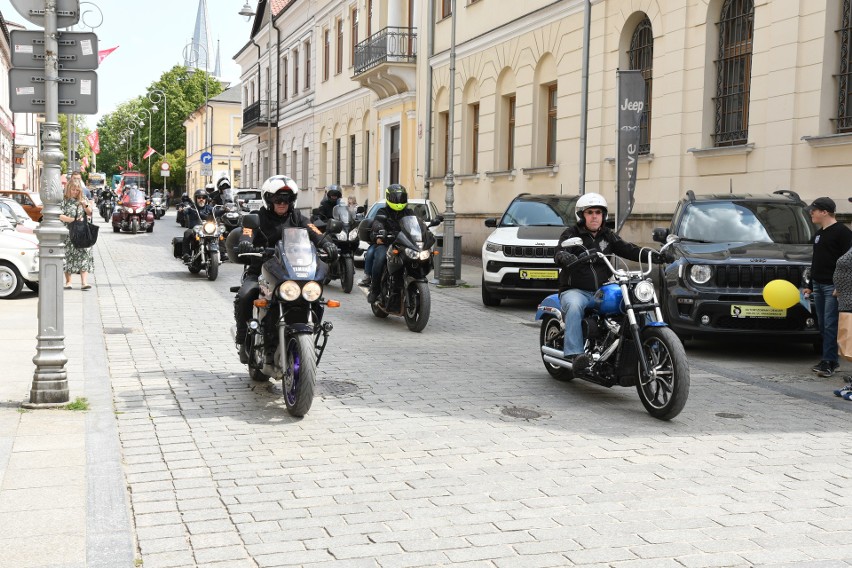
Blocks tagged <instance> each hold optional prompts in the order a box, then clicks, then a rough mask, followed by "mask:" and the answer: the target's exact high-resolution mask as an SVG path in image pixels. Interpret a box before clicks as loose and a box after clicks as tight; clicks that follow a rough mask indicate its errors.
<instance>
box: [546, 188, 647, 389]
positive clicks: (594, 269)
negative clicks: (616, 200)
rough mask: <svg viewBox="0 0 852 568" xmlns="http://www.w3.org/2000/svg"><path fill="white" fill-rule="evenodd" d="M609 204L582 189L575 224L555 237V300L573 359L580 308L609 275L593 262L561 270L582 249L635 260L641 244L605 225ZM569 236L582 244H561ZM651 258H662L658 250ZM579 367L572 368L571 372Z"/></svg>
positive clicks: (578, 348)
mask: <svg viewBox="0 0 852 568" xmlns="http://www.w3.org/2000/svg"><path fill="white" fill-rule="evenodd" d="M608 211H609V206H608V205H607V202H606V199H604V197H603V195H600V194H599V193H586V194H584V195H582V196H580V199H578V200H577V205H576V206H575V208H574V213H575V215H576V216H577V224H576V225H574V226H571V227H568V228H567V229H565V231H563V232H562V235H561V236H560V237H559V243H560V246H558V247H557V248H556V254H555V255H554V257H553V259H554V260H555V261H556V264H557V265H558V266H560V267H562V270H560V272H559V301H560V303H561V305H562V317H563V321H564V322H565V341H564V344H563V352H564V354H565V358H566V359H568V360H570V361H573V360H574V358H575V357H576V356H577V355H578V354H580V353H582V352H583V329H582V325H581V324H582V321H583V312H584V311H585V309H586V308H589V307H592V306H593V305H594V294H595V292H596V291H597V289H598V288H600V286H601V284H603V283H604V282H606V281H607V280H608V279H609V276H610V273H609V270H608V269H607V267H606V266H605V265H604V264H603V263H602V262H601V261H600V260H598V261H597V262H591V263H589V262H580V263H578V264H575V265H574V266H573V267H571V269H570V270H565V267H566V266H568V265H570V264H571V263H572V262H574V261H575V260H577V255H579V254H581V253H583V252H585V250H592V249H595V250H599V251H601V252H603V253H605V254H615V255H618V256H621V257H624V258H627V259H630V260H636V261H638V260H639V254H640V251H641V248H640V247H638V246H636V245H634V244H633V243H629V242H627V241H625V240H622V239H621V237H619V236H618V235H616V234H615V232H614V231H613V230H612V229H610V228H609V227H607V226H606V219H607V213H608ZM572 237H580V238H581V239H583V246H582V247H580V246H576V247H570V248H564V247H562V246H561V244H562V242H563V241H565V240H566V239H570V238H572ZM654 262H662V259H661V257H660V256H659V255H658V254H655V255H654ZM579 370H580V369H575V372H577V371H579Z"/></svg>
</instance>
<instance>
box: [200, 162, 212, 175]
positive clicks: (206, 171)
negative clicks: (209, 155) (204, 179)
mask: <svg viewBox="0 0 852 568" xmlns="http://www.w3.org/2000/svg"><path fill="white" fill-rule="evenodd" d="M200 175H203V176H212V175H213V164H201V174H200Z"/></svg>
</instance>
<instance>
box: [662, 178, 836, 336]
mask: <svg viewBox="0 0 852 568" xmlns="http://www.w3.org/2000/svg"><path fill="white" fill-rule="evenodd" d="M805 207H806V204H805V202H803V201H802V200H801V199H800V198H799V196H798V195H797V194H796V193H794V192H792V191H786V190H781V191H776V192H775V193H773V194H771V195H757V194H717V195H695V194H694V193H693V192H692V191H687V192H686V197H685V198H683V199H682V200H681V201H680V203H679V204H678V206H677V208H676V209H675V212H674V216H673V217H672V222H671V227H670V228H669V229H654V232H653V239H654V240H655V241H657V242H660V243H663V242H666V239H667V238H669V235H676V236H677V238H678V239H679V241H678V242H677V243H675V244H674V245H672V246H671V247H670V249H669V250H670V251H671V256H670V257H669V258H668V260H669V261H670V262H669V263H667V264H666V265H663V266H662V267H661V268H660V271H661V273H660V283H661V285H660V303H661V305H662V309H663V316H664V318H665V320H666V321H667V322H668V323H669V325H670V326H671V327H672V329H674V330H675V332H677V334H678V335H680V336H681V337H683V338H688V337H693V336H696V337H699V336H717V337H718V336H720V335H725V336H730V337H735V336H742V335H749V336H766V335H773V336H783V337H787V338H790V339H793V340H802V341H811V342H813V343H814V344H816V343H818V342H819V337H820V336H819V329H818V328H817V322H816V319H815V317H814V316H813V315H812V310H813V306H811V311H808V310H807V309H805V307H804V306H802V305H800V304H797V305H795V306H793V307H792V308H788V309H786V310H778V309H775V308H771V307H769V306H767V305H766V303H765V302H764V300H763V287H764V286H765V285H766V283H767V282H770V281H772V280H776V279H781V280H787V281H789V282H792V283H793V284H794V285H795V286H796V287H797V288H802V287H803V286H804V283H805V281H806V280H807V279H808V276H809V272H810V266H811V255H812V250H813V249H812V244H811V240H812V239H813V236H814V234H815V232H816V227H815V226H814V225H813V224H812V223H811V221H810V216H809V214H808V212H807V211H806V210H805Z"/></svg>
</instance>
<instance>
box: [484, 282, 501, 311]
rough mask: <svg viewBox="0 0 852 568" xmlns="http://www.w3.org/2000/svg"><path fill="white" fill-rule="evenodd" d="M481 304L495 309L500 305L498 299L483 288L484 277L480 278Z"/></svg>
mask: <svg viewBox="0 0 852 568" xmlns="http://www.w3.org/2000/svg"><path fill="white" fill-rule="evenodd" d="M482 303H483V304H485V305H486V306H488V307H489V308H496V307H497V306H499V305H500V297H499V296H495V295H494V294H492V293H491V292H489V291H488V288H486V287H485V276H483V277H482Z"/></svg>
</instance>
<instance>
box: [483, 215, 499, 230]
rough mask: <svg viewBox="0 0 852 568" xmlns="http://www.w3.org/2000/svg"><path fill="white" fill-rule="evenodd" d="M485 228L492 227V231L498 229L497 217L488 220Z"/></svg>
mask: <svg viewBox="0 0 852 568" xmlns="http://www.w3.org/2000/svg"><path fill="white" fill-rule="evenodd" d="M485 226H486V227H491V228H492V229H493V228H496V227H497V218H496V217H489V218H488V219H486V220H485Z"/></svg>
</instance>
